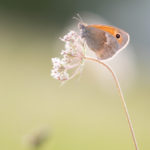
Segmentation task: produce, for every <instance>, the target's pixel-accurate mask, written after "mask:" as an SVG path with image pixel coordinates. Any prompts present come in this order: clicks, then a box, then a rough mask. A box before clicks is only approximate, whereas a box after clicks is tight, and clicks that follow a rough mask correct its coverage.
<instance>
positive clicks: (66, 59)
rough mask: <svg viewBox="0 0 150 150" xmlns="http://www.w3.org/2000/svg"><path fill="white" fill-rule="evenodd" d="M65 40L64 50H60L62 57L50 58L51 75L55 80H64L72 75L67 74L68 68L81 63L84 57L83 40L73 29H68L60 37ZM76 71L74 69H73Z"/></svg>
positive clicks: (78, 65)
mask: <svg viewBox="0 0 150 150" xmlns="http://www.w3.org/2000/svg"><path fill="white" fill-rule="evenodd" d="M61 40H62V41H63V42H65V50H62V51H61V55H62V58H61V59H60V58H57V57H56V58H52V63H53V69H52V71H51V76H52V77H54V78H55V79H57V80H60V81H65V80H69V79H70V78H72V76H74V74H73V75H72V76H70V75H69V73H68V70H70V69H73V68H75V67H77V70H79V69H78V68H79V67H80V66H81V64H82V62H83V61H82V60H83V58H84V41H83V39H81V37H80V35H78V34H77V33H76V32H75V31H70V32H69V33H68V34H67V35H65V36H64V37H63V38H61ZM75 73H76V71H75Z"/></svg>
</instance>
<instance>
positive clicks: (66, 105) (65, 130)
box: [0, 0, 150, 150]
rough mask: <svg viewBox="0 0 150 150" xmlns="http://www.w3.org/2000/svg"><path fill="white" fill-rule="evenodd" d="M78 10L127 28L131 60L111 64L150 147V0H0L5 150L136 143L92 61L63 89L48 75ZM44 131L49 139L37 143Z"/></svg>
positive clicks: (0, 111) (115, 149)
mask: <svg viewBox="0 0 150 150" xmlns="http://www.w3.org/2000/svg"><path fill="white" fill-rule="evenodd" d="M77 12H79V13H80V14H81V16H82V17H83V20H85V22H86V21H87V22H88V19H93V20H94V19H95V22H96V21H97V19H96V18H95V17H92V18H91V16H90V15H89V14H90V13H92V14H95V15H96V16H98V17H99V18H104V19H105V20H106V21H108V22H109V23H110V24H112V25H115V26H118V27H120V28H122V29H124V30H126V31H127V32H129V34H130V37H131V40H130V45H129V46H128V47H127V48H126V49H125V50H124V52H123V53H124V55H125V57H124V55H123V58H125V60H124V62H127V63H128V65H127V64H126V63H121V62H122V61H121V60H120V59H119V55H121V54H119V55H118V56H117V57H115V58H114V61H115V59H116V61H115V62H116V63H115V65H114V70H115V71H116V74H117V75H118V77H119V79H120V83H121V87H122V89H123V92H124V96H125V99H126V102H127V105H128V109H129V113H130V115H131V119H132V122H133V126H134V129H135V133H136V137H137V141H138V144H139V147H140V149H141V150H142V149H143V150H149V149H150V142H149V141H150V77H149V76H150V69H149V68H150V67H149V64H150V59H149V56H150V50H149V41H150V38H149V35H150V30H149V27H150V20H149V14H150V1H149V0H143V1H138V0H126V1H124V0H113V1H111V0H92V1H90V0H36V1H35V0H20V1H19V0H13V1H12V0H6V1H2V0H1V1H0V75H1V76H0V77H1V78H0V149H1V150H28V149H40V150H93V149H94V150H100V149H103V150H104V149H105V150H110V149H111V150H120V149H121V150H127V149H128V150H131V149H132V150H133V149H134V145H133V142H132V138H131V135H130V132H129V129H128V124H127V121H126V118H125V114H124V112H123V110H122V106H121V102H120V97H119V95H118V93H117V90H116V88H115V84H114V81H113V80H112V77H111V75H110V74H109V73H108V72H107V71H105V69H104V68H103V67H101V66H99V65H96V64H93V63H89V62H88V63H86V64H85V68H84V70H83V72H82V75H81V77H80V79H79V78H78V77H76V78H75V79H73V80H71V81H69V82H68V83H66V84H65V85H64V86H63V87H60V83H59V82H58V81H56V80H54V79H53V78H52V77H51V76H50V70H51V68H52V64H51V58H52V57H57V56H59V52H60V51H61V49H63V43H62V42H61V41H59V39H58V38H59V37H60V36H61V37H62V36H63V35H64V34H66V33H67V32H68V31H69V30H71V29H72V25H73V24H75V27H73V28H76V29H77V22H75V21H74V20H72V17H73V16H75V14H76V13H77ZM93 16H94V15H93ZM93 23H94V22H93ZM100 23H101V22H100ZM128 51H131V52H132V54H131V56H130V53H129V54H128ZM128 55H129V56H128ZM111 62H112V61H111ZM111 62H110V65H111ZM130 63H131V65H132V67H131V68H130V66H131V65H130ZM117 66H119V68H121V69H122V70H120V69H115V67H116V68H117ZM112 67H113V65H112ZM128 67H129V68H128ZM93 68H96V69H93ZM133 72H134V73H133ZM132 73H133V74H132ZM124 76H125V77H124ZM130 76H132V77H131V78H132V79H131V78H130ZM43 132H44V133H45V132H46V133H47V134H48V136H45V138H46V140H43V142H42V141H41V146H38V145H37V146H34V145H35V144H34V142H33V141H34V140H36V139H37V138H38V137H39V136H40V135H41V134H42V133H43Z"/></svg>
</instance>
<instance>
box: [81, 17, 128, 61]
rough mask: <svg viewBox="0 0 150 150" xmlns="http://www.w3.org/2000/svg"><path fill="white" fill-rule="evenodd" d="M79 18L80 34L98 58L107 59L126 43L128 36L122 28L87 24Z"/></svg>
mask: <svg viewBox="0 0 150 150" xmlns="http://www.w3.org/2000/svg"><path fill="white" fill-rule="evenodd" d="M79 18H80V23H79V24H78V27H79V29H80V35H81V37H82V38H83V39H84V40H85V42H86V44H87V46H88V47H89V48H90V49H91V50H92V51H94V52H95V54H96V56H97V57H98V59H100V60H104V59H109V58H111V57H113V56H114V55H115V54H117V52H120V51H121V50H122V49H124V48H125V47H126V46H127V45H128V43H129V40H130V37H129V34H128V33H127V32H125V31H124V30H122V29H119V28H117V27H114V26H109V25H101V24H91V25H87V24H85V23H83V22H81V17H80V16H79ZM78 20H79V19H78Z"/></svg>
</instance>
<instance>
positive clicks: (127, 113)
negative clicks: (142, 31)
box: [84, 56, 139, 150]
mask: <svg viewBox="0 0 150 150" xmlns="http://www.w3.org/2000/svg"><path fill="white" fill-rule="evenodd" d="M84 59H86V60H90V61H94V62H97V63H99V64H101V65H103V66H104V67H105V68H107V70H108V71H109V72H110V73H111V74H112V76H113V78H114V80H115V83H116V87H117V89H118V92H119V95H120V97H121V102H122V106H123V109H124V111H125V115H126V118H127V121H128V124H129V128H130V132H131V135H132V139H133V142H134V145H135V149H136V150H139V148H138V144H137V141H136V137H135V133H134V130H133V126H132V122H131V119H130V115H129V112H128V108H127V105H126V102H125V99H124V96H123V93H122V90H121V87H120V83H119V81H118V78H117V76H116V75H115V73H114V72H113V70H112V69H111V67H110V66H109V65H107V64H105V63H104V62H101V61H100V60H98V59H96V58H91V57H86V56H85V57H84Z"/></svg>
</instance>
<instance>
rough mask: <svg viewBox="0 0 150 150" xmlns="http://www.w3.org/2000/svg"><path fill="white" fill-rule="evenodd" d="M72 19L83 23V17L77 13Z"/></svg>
mask: <svg viewBox="0 0 150 150" xmlns="http://www.w3.org/2000/svg"><path fill="white" fill-rule="evenodd" d="M73 19H75V20H77V21H79V22H80V23H83V19H82V17H81V16H80V15H79V13H77V14H76V16H75V17H73Z"/></svg>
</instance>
